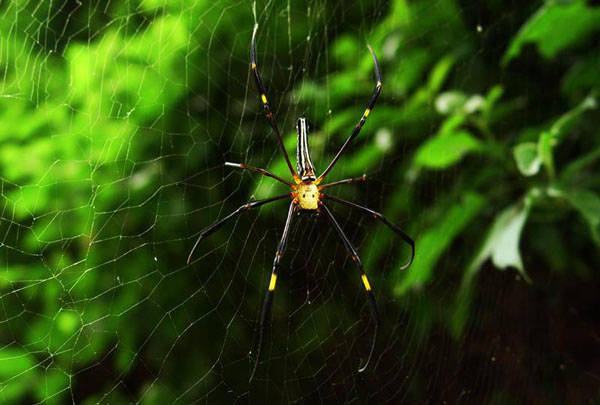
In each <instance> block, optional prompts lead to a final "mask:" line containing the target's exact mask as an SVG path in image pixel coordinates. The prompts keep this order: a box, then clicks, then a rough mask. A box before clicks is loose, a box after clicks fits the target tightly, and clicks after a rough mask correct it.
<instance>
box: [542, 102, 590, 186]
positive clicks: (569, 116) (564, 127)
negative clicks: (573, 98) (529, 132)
mask: <svg viewBox="0 0 600 405" xmlns="http://www.w3.org/2000/svg"><path fill="white" fill-rule="evenodd" d="M596 105H597V103H596V99H595V98H594V97H593V96H588V97H586V98H585V99H584V100H583V101H582V102H581V103H580V104H579V105H577V107H575V108H573V109H572V110H569V111H567V112H566V113H564V114H563V115H561V116H560V117H559V118H558V119H557V120H556V121H555V122H554V124H552V126H551V127H550V129H549V130H547V131H544V132H542V133H541V134H540V137H539V140H538V155H539V157H540V159H541V160H542V163H544V166H545V167H546V170H547V171H548V174H549V176H550V177H551V178H554V177H555V169H554V156H553V149H554V147H555V146H556V145H558V143H559V142H560V141H561V140H562V138H563V137H564V135H565V134H566V133H567V132H568V131H569V130H570V129H571V128H572V127H573V125H575V124H576V123H577V122H578V121H579V118H580V117H581V115H582V114H583V113H584V112H586V111H588V110H592V109H594V108H596Z"/></svg>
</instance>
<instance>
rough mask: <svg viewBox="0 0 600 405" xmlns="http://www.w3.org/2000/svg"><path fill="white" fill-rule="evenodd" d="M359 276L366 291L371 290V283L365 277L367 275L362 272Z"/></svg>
mask: <svg viewBox="0 0 600 405" xmlns="http://www.w3.org/2000/svg"><path fill="white" fill-rule="evenodd" d="M361 277H362V281H363V284H364V285H365V288H366V290H367V291H371V284H369V280H368V279H367V275H366V274H363V275H362V276H361Z"/></svg>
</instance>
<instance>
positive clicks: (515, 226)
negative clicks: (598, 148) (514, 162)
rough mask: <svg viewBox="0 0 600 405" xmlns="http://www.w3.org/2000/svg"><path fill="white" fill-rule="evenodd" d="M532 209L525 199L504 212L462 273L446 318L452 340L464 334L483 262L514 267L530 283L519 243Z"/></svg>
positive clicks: (503, 267) (529, 200)
mask: <svg viewBox="0 0 600 405" xmlns="http://www.w3.org/2000/svg"><path fill="white" fill-rule="evenodd" d="M531 205H532V203H531V198H530V197H529V196H527V197H525V199H524V201H523V202H519V203H517V204H514V205H511V206H509V207H508V208H506V209H505V210H504V211H502V212H501V213H500V214H499V215H498V216H497V217H496V219H495V220H494V223H493V224H492V226H491V228H490V230H489V231H488V233H487V236H486V238H485V241H484V243H483V245H482V246H481V248H480V250H479V252H478V253H477V255H476V256H475V257H474V258H473V260H472V261H471V263H470V265H469V266H468V267H467V270H466V271H465V274H464V276H463V279H462V281H461V285H460V288H459V290H458V293H457V295H456V298H455V301H454V305H453V306H452V308H451V311H450V314H449V316H448V327H449V329H450V334H451V335H452V336H453V337H454V338H458V337H459V336H460V335H461V334H462V331H463V330H464V326H465V324H466V322H467V319H468V317H469V312H470V303H471V297H472V294H473V288H474V280H475V276H476V275H477V273H478V271H479V269H480V268H481V265H482V264H483V263H485V261H486V260H488V259H490V258H491V259H492V263H494V265H495V266H496V267H498V268H500V269H505V268H507V267H515V268H516V269H517V270H518V271H519V273H520V274H521V275H522V276H523V278H524V279H525V280H526V281H527V282H531V279H530V278H529V276H528V275H527V273H525V269H524V268H523V262H522V260H521V254H520V253H519V239H520V238H521V232H522V231H523V226H524V225H525V222H526V221H527V217H528V215H529V211H530V209H531Z"/></svg>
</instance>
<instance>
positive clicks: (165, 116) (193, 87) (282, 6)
mask: <svg viewBox="0 0 600 405" xmlns="http://www.w3.org/2000/svg"><path fill="white" fill-rule="evenodd" d="M405 10H410V13H405ZM476 14H477V10H476V9H473V8H468V7H467V8H465V9H463V10H461V9H460V8H459V6H458V5H457V4H455V3H453V2H448V1H434V2H423V3H419V4H416V5H411V6H408V5H406V4H404V2H400V1H399V2H392V3H388V2H386V1H381V0H374V1H357V2H346V1H341V0H338V1H333V2H329V1H327V2H326V1H322V0H314V1H307V2H292V1H291V0H288V1H287V2H286V1H279V2H274V1H268V2H263V1H260V2H257V3H256V4H254V5H253V4H251V3H250V2H247V1H210V2H209V1H200V0H195V1H190V2H181V1H167V0H139V1H138V0H125V1H108V2H107V1H101V2H100V1H90V2H78V1H71V0H54V1H43V2H38V1H8V2H4V3H2V4H1V5H0V16H1V26H0V32H1V35H2V37H1V42H0V45H1V48H0V75H1V76H2V84H1V86H0V97H1V98H0V122H1V125H0V131H1V133H2V148H1V149H2V150H1V152H0V160H1V162H0V164H1V169H0V170H1V172H0V175H1V178H0V180H1V187H2V189H1V194H0V196H1V203H2V215H1V217H0V219H1V221H0V227H1V235H2V237H1V240H0V247H1V249H0V255H1V262H2V266H1V269H0V286H1V290H0V308H1V309H0V314H1V315H0V326H1V331H0V336H1V344H0V397H2V398H3V400H5V401H7V402H35V403H46V402H48V403H66V402H73V403H82V402H85V403H96V402H101V403H125V402H143V403H166V402H167V401H170V402H177V403H190V402H206V403H232V402H256V403H264V402H265V401H267V399H268V400H271V401H282V402H283V401H285V402H303V401H309V400H315V401H320V402H329V401H332V402H333V401H334V402H367V401H373V402H393V403H399V402H403V401H406V402H411V401H438V400H439V401H441V400H445V399H447V400H450V401H451V400H453V399H456V398H460V397H461V396H463V397H465V396H466V397H468V398H471V399H475V398H483V397H486V396H488V395H489V394H490V393H492V392H496V391H498V390H500V391H501V390H502V389H503V388H505V387H507V385H506V384H505V383H504V382H503V381H504V380H503V379H502V378H501V377H500V376H501V375H503V371H499V370H498V369H497V368H496V367H495V365H494V362H495V357H494V356H497V354H495V353H498V352H499V351H504V352H506V350H509V351H510V349H506V348H505V347H504V346H502V345H501V344H500V343H498V341H494V340H493V339H487V338H486V339H482V337H481V335H480V333H481V332H480V331H481V329H482V327H481V324H485V325H489V324H492V323H494V324H495V325H496V326H494V329H499V328H501V327H506V326H507V324H509V323H510V316H509V315H506V317H507V318H506V319H504V318H503V317H502V316H498V317H494V316H492V313H493V312H491V311H493V309H494V308H495V307H496V305H497V304H498V302H499V301H500V300H501V299H502V297H505V296H506V294H507V291H512V289H513V286H512V284H511V283H512V281H513V280H512V276H510V275H509V276H506V275H496V274H495V273H494V274H492V275H491V276H490V277H489V278H488V279H487V280H486V281H483V282H482V284H481V285H479V286H478V288H480V289H481V291H483V292H484V294H483V295H482V296H483V297H485V298H483V299H481V302H478V306H477V307H476V309H475V310H474V312H475V314H474V316H473V317H472V318H471V319H477V321H476V323H468V324H467V326H466V328H465V332H464V334H463V335H461V336H460V337H458V338H455V339H453V338H452V337H451V336H450V334H448V333H447V332H446V330H445V328H444V326H443V319H442V318H443V317H444V316H446V312H445V310H444V308H443V305H444V304H443V302H444V301H443V300H439V301H436V300H431V299H428V298H427V297H430V296H438V297H441V298H449V296H450V295H451V294H453V293H454V290H455V288H456V286H457V284H458V282H459V281H458V280H459V275H458V274H459V273H458V271H459V269H458V268H457V266H456V263H455V261H454V259H453V258H450V257H449V258H446V259H444V260H442V261H441V262H440V263H439V264H438V267H439V268H441V269H445V270H446V271H448V272H449V274H450V276H449V278H450V280H449V279H448V277H446V278H444V280H445V281H444V282H442V281H438V280H437V279H436V278H433V279H432V280H431V281H430V282H428V283H427V284H426V285H418V283H417V284H415V285H413V286H412V288H411V289H410V293H404V292H403V293H399V292H398V291H399V290H398V286H399V285H402V284H401V283H402V279H403V277H406V274H407V273H401V272H398V270H397V268H398V267H399V265H401V264H402V263H403V262H405V261H406V258H407V255H408V249H406V248H405V247H404V246H402V244H401V243H400V242H399V241H398V240H396V239H394V238H393V235H392V234H391V233H390V232H389V231H388V230H386V229H384V227H383V226H381V224H377V223H375V222H374V221H372V219H371V218H369V217H364V216H362V215H361V214H360V213H355V212H350V211H348V210H347V209H345V208H344V207H339V206H335V205H333V203H332V204H331V205H330V206H331V207H332V209H333V211H334V214H335V215H336V217H337V218H338V220H340V222H341V225H342V227H343V228H344V229H345V231H346V232H347V234H348V236H349V238H350V239H351V240H352V241H353V243H354V244H355V246H356V247H357V248H358V251H359V253H360V255H361V257H362V259H363V261H364V263H365V267H366V270H367V273H368V274H369V277H370V279H371V284H372V285H373V288H374V291H375V294H376V297H377V300H378V305H379V310H380V313H381V318H382V331H381V334H380V339H379V342H378V345H377V347H376V352H375V355H374V358H373V360H372V367H371V369H370V370H369V371H368V372H366V373H364V374H358V373H357V369H358V367H359V366H360V365H361V364H362V362H363V361H364V360H365V357H366V356H367V354H368V349H369V345H370V339H371V336H372V333H373V325H372V322H371V320H370V318H369V312H368V307H367V306H366V302H365V298H364V292H363V289H362V285H361V283H360V278H359V273H358V271H357V269H355V268H354V267H353V263H352V261H351V260H348V257H347V253H346V252H345V250H344V248H343V245H342V244H341V243H340V241H339V240H338V238H337V235H336V234H335V232H334V231H333V230H332V229H331V228H330V226H329V225H328V224H327V222H326V221H324V220H323V218H319V217H311V216H303V217H299V218H295V219H294V223H293V226H292V229H291V233H290V238H289V241H288V248H287V251H286V254H285V256H284V259H283V263H282V266H281V270H280V278H279V280H278V286H277V287H278V288H277V292H276V295H275V301H274V306H273V320H272V323H271V326H270V328H269V329H268V332H267V335H266V339H265V345H264V348H263V358H262V362H261V363H260V366H259V369H258V373H257V376H256V379H255V380H254V381H253V382H252V383H251V384H249V383H248V377H249V373H250V371H251V368H252V365H253V360H254V351H255V350H256V343H257V336H258V319H259V315H260V309H261V305H262V299H263V297H264V291H265V289H266V287H267V283H268V280H269V278H268V277H269V274H270V268H271V263H272V260H273V256H274V253H275V248H276V245H277V241H278V240H279V238H280V236H281V231H282V229H283V225H284V221H285V215H286V212H287V209H286V203H284V202H275V203H272V204H270V205H268V206H264V207H263V208H261V209H260V210H259V211H258V213H254V212H252V213H248V214H243V215H241V216H239V217H237V218H236V219H235V220H233V221H231V223H229V224H228V225H226V226H225V227H224V228H222V229H221V230H219V231H218V232H217V233H215V234H214V235H212V236H211V237H210V238H209V239H207V240H205V241H203V242H202V243H201V244H200V245H199V247H198V249H197V251H196V253H195V256H194V261H193V263H192V264H191V265H189V266H188V265H186V264H185V258H186V257H187V254H188V253H189V250H190V248H191V246H192V244H193V242H194V241H195V238H196V236H197V235H198V232H199V231H200V230H201V229H202V228H204V227H206V226H208V225H209V224H211V223H212V222H214V221H215V220H216V219H217V218H220V217H222V216H224V215H226V214H227V213H229V212H231V211H233V210H234V209H235V208H237V207H238V206H240V205H241V204H244V203H245V202H247V201H248V200H250V199H260V198H266V197H268V196H272V195H275V194H278V193H282V192H284V191H285V188H284V187H283V186H282V185H280V184H278V183H276V182H274V181H271V180H270V179H265V178H261V177H260V176H259V175H257V174H252V173H247V172H241V171H238V170H236V169H231V168H226V167H224V166H223V163H224V162H225V161H233V162H241V163H246V164H249V165H253V166H257V167H264V168H267V169H269V170H271V171H273V172H274V173H276V174H278V175H280V176H284V177H286V178H287V177H288V176H287V175H288V174H287V172H286V168H285V163H284V161H283V159H282V158H281V156H280V153H279V151H278V148H277V145H276V140H275V138H274V136H273V134H272V133H271V131H270V128H269V126H268V124H267V122H266V121H265V120H264V117H263V114H262V111H261V106H260V103H259V100H258V98H257V95H256V92H255V90H254V87H253V83H252V78H251V76H250V71H249V63H248V49H249V41H250V36H251V32H252V28H253V25H254V23H255V21H256V22H258V23H259V26H260V28H259V34H258V43H257V49H258V63H259V67H260V69H261V73H262V76H263V80H264V81H265V84H266V86H267V90H268V93H269V98H270V101H271V103H272V105H273V109H274V111H275V112H276V115H277V118H278V121H279V125H280V127H281V128H282V131H283V133H284V138H285V142H286V144H287V146H288V151H289V153H290V156H294V151H295V141H296V140H295V134H294V131H293V127H294V123H295V120H296V118H297V117H298V116H300V115H306V116H307V117H308V118H309V119H310V121H311V122H312V124H313V125H312V127H313V128H314V129H313V133H311V138H310V142H311V150H312V157H313V162H314V163H315V165H316V166H317V170H319V169H321V170H322V169H323V168H324V167H325V165H326V163H327V162H328V160H329V159H330V158H331V156H332V154H333V152H334V151H335V150H336V148H337V147H339V145H341V143H342V142H343V141H344V139H345V137H346V136H347V135H348V134H349V132H350V130H351V129H352V127H353V125H355V122H356V121H357V120H358V119H359V118H360V114H361V113H362V111H363V109H364V105H365V103H366V102H367V100H368V97H369V96H370V92H371V89H372V87H373V85H374V81H373V76H372V72H373V66H372V61H371V60H370V56H369V54H368V52H367V49H366V48H365V46H364V45H365V43H367V42H370V43H371V44H372V45H373V46H374V48H375V51H376V52H377V53H378V56H379V58H380V59H381V61H382V66H383V75H384V89H383V93H382V96H381V98H380V100H379V103H378V105H377V107H376V109H375V110H374V113H373V114H372V115H371V117H370V119H369V121H368V122H367V124H366V125H365V127H364V129H363V132H362V133H361V135H360V136H359V138H358V139H357V142H356V147H354V148H352V149H351V150H350V151H349V152H348V153H347V154H346V155H345V156H343V157H342V159H341V160H340V162H339V163H338V165H337V166H336V169H335V170H334V171H333V172H332V174H331V175H330V178H331V179H332V180H333V179H335V180H337V179H342V178H346V177H350V176H359V175H362V174H363V173H366V174H367V176H368V177H369V179H370V180H369V182H367V183H365V184H359V185H349V186H343V188H342V187H340V188H339V189H336V190H335V191H334V190H333V189H332V190H331V192H332V194H335V195H338V196H342V197H344V198H346V199H349V200H352V201H354V202H357V203H360V204H364V205H366V206H369V207H371V208H373V209H376V210H378V211H381V212H382V213H384V214H385V215H387V216H388V217H389V218H390V219H391V220H392V221H393V222H395V223H398V224H400V225H401V226H402V227H403V228H404V229H405V230H406V231H407V232H408V233H409V234H411V235H412V236H413V237H414V238H415V239H416V240H417V246H418V241H419V235H420V234H421V232H422V229H423V227H424V225H425V224H427V223H428V221H430V218H429V217H427V216H426V215H425V214H423V207H425V206H428V205H430V204H431V203H432V202H433V201H434V200H435V199H436V196H437V195H438V193H439V191H438V190H440V189H443V188H444V187H446V180H447V178H446V177H444V176H455V175H457V173H456V172H453V171H452V170H450V171H448V172H446V173H445V174H444V175H433V176H432V177H431V178H430V179H429V180H428V181H427V182H425V181H421V180H417V181H415V176H416V175H415V173H412V172H410V170H409V169H410V159H409V156H410V154H409V151H410V150H411V148H412V147H414V144H415V142H416V140H418V139H419V138H422V137H424V136H425V135H426V134H431V133H433V132H435V131H436V127H437V124H438V121H436V120H435V119H432V117H434V116H435V114H436V112H435V107H434V105H433V103H434V100H435V95H436V94H437V92H438V91H440V89H441V88H442V86H443V83H444V80H441V82H440V83H438V84H437V88H436V89H433V88H432V89H431V94H424V95H422V96H421V97H422V100H421V101H419V102H418V104H414V105H413V104H410V103H411V102H412V103H415V102H416V101H415V100H416V99H417V98H418V97H417V96H415V93H416V92H417V89H418V87H419V85H420V82H421V81H423V80H427V77H428V76H429V75H430V74H431V71H432V70H433V69H434V68H435V63H434V62H435V60H436V59H438V58H442V57H443V56H444V55H446V54H447V53H448V51H449V50H448V49H446V50H444V48H446V47H448V46H455V44H456V43H459V42H461V41H462V42H464V44H465V46H466V47H471V48H472V51H473V52H472V53H471V54H470V55H474V56H470V57H468V58H463V59H462V61H461V63H459V64H458V65H457V66H456V68H455V69H456V70H455V74H456V79H454V80H455V83H458V84H459V85H464V86H465V87H468V83H469V79H470V77H471V75H475V74H477V72H476V69H477V63H478V62H477V60H476V59H477V52H478V51H481V48H480V45H479V44H478V42H477V29H476V25H475V24H471V23H472V22H473V19H474V20H477V17H476ZM434 16H437V17H434ZM457 27H460V29H457ZM415 43H420V44H423V45H424V46H427V48H424V47H423V48H420V50H417V51H414V53H413V54H409V55H407V54H404V53H403V50H405V49H410V45H414V44H415ZM403 57H404V58H403ZM438 70H443V69H441V68H439V66H438ZM411 176H413V177H411ZM415 201H417V203H415ZM419 204H420V205H419ZM418 254H419V252H418V251H417V255H418ZM457 254H458V256H459V257H461V256H463V255H465V254H466V252H457ZM417 260H418V256H417ZM408 271H409V272H410V270H408ZM436 274H437V271H436ZM447 283H450V284H447ZM517 334H518V333H517ZM473 341H475V342H476V343H473ZM473 346H477V347H476V348H473ZM465 347H468V348H469V351H471V352H473V351H474V352H477V353H479V354H480V356H478V357H475V358H470V357H468V355H466V354H463V353H464V352H463V351H462V350H461V348H465ZM519 355H520V354H514V353H512V352H511V353H510V356H513V357H511V358H512V359H513V360H514V359H515V358H516V357H518V356H519ZM510 356H508V355H507V356H506V357H507V358H508V357H510ZM506 361H509V360H506ZM514 361H517V360H514ZM469 366H470V367H472V369H475V370H478V372H473V370H472V369H469ZM509 368H510V365H509ZM473 375H476V377H475V378H473V377H472V376H473ZM524 380H525V382H524V383H523V384H524V385H520V386H518V387H519V388H517V389H523V386H527V385H528V384H533V382H532V381H529V380H527V377H526V376H524Z"/></svg>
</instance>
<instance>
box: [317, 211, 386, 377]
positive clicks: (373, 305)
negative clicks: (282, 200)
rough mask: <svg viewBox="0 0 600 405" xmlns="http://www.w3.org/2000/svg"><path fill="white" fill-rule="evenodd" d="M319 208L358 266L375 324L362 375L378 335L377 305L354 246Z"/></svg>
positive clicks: (338, 226)
mask: <svg viewBox="0 0 600 405" xmlns="http://www.w3.org/2000/svg"><path fill="white" fill-rule="evenodd" d="M320 206H321V208H323V212H324V213H325V216H326V217H327V218H328V219H329V221H330V222H331V224H332V225H333V227H334V228H335V230H336V231H337V233H338V235H339V237H340V239H341V240H342V242H343V243H344V246H345V247H346V250H347V251H348V253H349V254H350V256H351V257H352V260H353V261H354V263H356V265H357V266H358V269H359V270H360V278H361V280H362V283H363V286H364V288H365V293H366V294H367V302H368V303H369V308H370V310H371V317H372V318H373V321H374V322H375V329H374V331H373V340H372V341H371V349H370V350H369V357H367V360H366V361H365V363H364V364H363V365H362V366H361V367H360V368H359V369H358V372H359V373H362V372H363V371H365V370H366V369H367V367H368V366H369V363H370V362H371V358H372V357H373V353H374V352H375V344H376V343H377V336H378V334H379V325H380V321H379V313H378V312H377V304H376V302H375V296H374V295H373V291H372V290H371V284H370V283H369V279H368V278H367V274H366V273H365V269H364V267H363V264H362V262H361V260H360V257H358V253H356V249H355V248H354V246H352V242H350V239H348V237H347V236H346V234H345V233H344V231H343V230H342V227H341V226H340V224H339V223H338V222H337V220H336V219H335V217H334V216H333V214H332V213H331V211H330V210H329V208H327V206H326V205H325V204H323V203H322V202H321V204H320Z"/></svg>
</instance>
